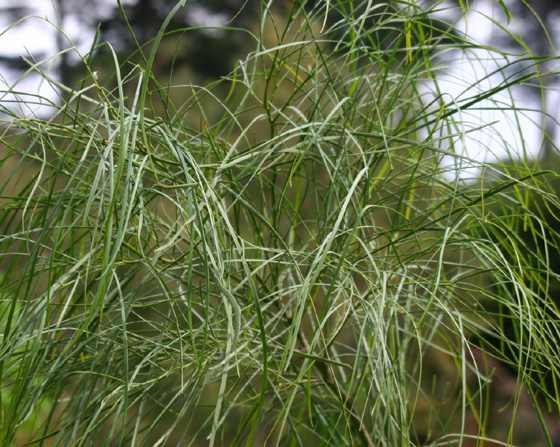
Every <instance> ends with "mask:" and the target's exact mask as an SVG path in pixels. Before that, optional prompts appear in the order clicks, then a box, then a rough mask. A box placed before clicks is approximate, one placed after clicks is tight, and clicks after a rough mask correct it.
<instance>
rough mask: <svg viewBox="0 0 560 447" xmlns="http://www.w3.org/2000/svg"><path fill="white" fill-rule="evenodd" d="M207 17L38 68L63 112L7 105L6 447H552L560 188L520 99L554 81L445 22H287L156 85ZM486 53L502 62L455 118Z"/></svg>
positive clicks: (379, 14) (281, 19)
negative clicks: (221, 62)
mask: <svg viewBox="0 0 560 447" xmlns="http://www.w3.org/2000/svg"><path fill="white" fill-rule="evenodd" d="M185 3H186V2H185V0H183V1H180V2H178V3H177V5H176V7H175V8H174V9H173V10H172V11H171V12H170V14H169V16H168V19H167V20H166V21H165V22H164V23H163V24H162V27H161V30H160V32H159V34H158V35H157V36H156V37H155V38H154V39H153V40H152V41H150V42H149V43H148V44H146V45H145V46H140V47H139V48H138V49H137V51H136V52H135V53H134V54H132V55H130V54H129V55H123V54H120V53H118V52H117V51H115V50H113V48H112V46H111V44H110V42H109V43H107V42H97V41H95V42H93V44H92V47H91V51H90V52H88V53H87V54H79V53H78V51H77V49H76V48H75V47H73V46H72V43H71V42H69V43H68V44H69V45H70V51H73V52H74V53H75V54H77V55H78V56H79V57H80V60H81V61H82V70H83V73H84V76H83V79H82V80H81V82H79V83H78V84H76V86H66V85H61V84H60V83H59V82H58V81H57V80H56V79H55V78H53V77H51V76H50V75H49V73H48V72H47V71H46V70H45V69H44V68H45V65H46V64H48V63H49V61H34V60H29V67H30V68H29V72H30V73H31V72H33V73H39V74H40V75H41V76H43V78H44V82H45V83H48V84H50V85H52V86H53V88H54V89H55V90H56V91H57V92H59V94H60V97H59V99H58V100H57V101H52V100H49V99H48V98H45V97H41V96H38V95H37V96H34V95H29V94H25V93H23V92H18V86H17V85H14V86H9V87H6V88H5V92H4V96H3V98H4V99H3V100H2V102H0V105H1V107H2V110H3V113H4V118H3V127H2V137H1V149H0V150H1V152H0V156H1V159H0V172H1V173H2V175H1V176H0V234H1V236H0V272H1V277H0V278H1V279H0V376H1V378H2V385H1V387H0V445H1V446H2V447H8V446H9V447H15V446H20V445H30V446H57V447H58V446H96V447H109V446H134V447H136V446H138V447H140V446H145V447H159V446H211V447H212V446H263V445H266V446H308V445H316V446H369V447H371V446H387V447H396V446H408V445H410V446H412V445H415V446H418V445H434V446H444V445H463V446H476V445H480V446H482V445H502V444H499V443H503V445H505V444H506V443H508V444H511V443H513V444H514V445H529V444H528V442H532V440H539V442H542V445H546V444H547V443H549V445H550V442H551V441H550V436H549V431H551V430H552V429H553V427H552V426H551V425H550V424H549V421H550V420H553V419H554V418H555V417H556V418H557V417H558V411H559V408H558V402H559V396H558V387H557V379H558V373H559V371H560V359H559V357H558V356H557V343H558V339H559V333H558V325H557V322H558V318H559V314H558V309H557V306H556V304H557V302H556V300H557V299H558V298H557V297H556V296H555V294H554V293H552V291H553V290H555V285H556V284H557V281H558V272H557V271H555V269H554V266H551V264H550V260H551V259H552V257H553V256H556V253H557V250H558V246H557V245H556V242H557V240H558V233H557V230H556V229H557V228H558V224H557V220H558V216H559V210H558V196H557V192H556V189H555V187H554V182H555V181H556V178H557V175H556V174H555V173H554V170H553V169H548V168H550V167H551V166H553V164H552V163H551V164H549V166H547V169H548V170H546V171H545V170H543V169H541V168H540V167H539V163H538V159H533V158H531V156H529V155H528V154H529V148H530V147H531V146H535V145H538V142H534V141H532V140H530V138H529V137H528V136H527V134H526V133H527V130H526V129H527V128H526V127H525V126H526V123H527V120H528V119H532V120H533V121H534V122H535V125H537V126H538V125H540V124H542V125H541V129H544V127H545V126H544V122H545V115H544V113H542V114H541V115H538V118H535V116H537V115H536V112H538V111H534V110H533V111H531V110H528V108H527V107H526V106H525V105H522V104H519V103H518V102H516V100H515V95H514V92H515V89H516V88H517V86H523V85H530V87H524V88H532V89H533V90H534V91H536V92H538V94H540V95H541V96H542V98H545V93H546V92H545V89H544V85H545V84H546V82H547V79H549V78H550V79H552V78H551V77H552V75H553V74H554V73H552V72H550V71H549V72H547V71H546V70H545V69H543V67H548V66H550V61H551V60H553V59H551V58H548V59H547V60H544V58H540V59H539V57H536V56H533V55H531V54H530V53H527V52H526V51H525V52H518V53H516V54H511V53H506V52H504V51H500V50H498V49H492V48H489V47H487V46H482V45H481V44H480V43H478V42H476V41H474V40H472V39H471V38H470V37H469V36H468V35H467V34H464V33H462V32H461V31H460V30H459V28H458V27H457V26H455V25H454V24H447V23H446V22H444V21H442V20H440V19H436V18H435V17H439V16H438V15H437V14H435V13H436V12H437V11H436V10H441V9H443V8H444V6H443V4H442V3H440V2H437V3H434V4H432V5H431V6H424V7H421V6H420V4H419V3H418V4H417V3H414V2H412V3H406V2H390V3H389V4H380V3H376V2H369V1H368V2H366V1H364V2H353V1H338V0H331V1H326V2H272V1H271V2H265V1H264V0H263V1H261V2H260V3H258V6H255V5H254V4H252V3H251V4H250V5H248V6H246V8H249V7H251V8H255V7H257V10H258V14H257V19H256V20H255V21H254V22H253V24H252V25H251V26H247V27H246V28H244V29H242V28H238V27H236V26H235V23H236V22H235V21H233V22H232V23H231V24H229V25H228V26H227V30H226V29H225V28H224V30H223V31H224V32H226V31H227V32H231V33H241V34H243V35H244V36H246V39H247V41H248V42H249V44H248V51H247V54H246V57H244V58H243V59H240V60H239V61H238V62H237V64H236V66H235V68H234V69H233V70H232V71H231V73H230V74H229V75H227V76H224V77H222V78H221V79H219V80H217V81H212V82H200V83H196V82H190V81H189V80H186V79H178V78H179V77H180V76H174V75H173V74H172V75H167V77H158V76H159V75H158V71H157V70H156V68H155V65H154V64H155V62H154V61H157V56H158V54H159V52H160V51H168V50H169V48H172V47H173V46H174V45H178V43H177V42H180V41H181V39H188V36H189V30H188V29H184V30H177V29H171V28H168V25H169V23H171V19H172V17H173V16H174V14H176V13H177V12H178V11H180V9H181V8H184V7H188V4H187V5H185ZM499 3H500V4H501V2H499ZM447 7H448V6H445V8H447ZM449 8H451V7H449ZM454 11H455V12H456V13H461V14H466V13H467V9H466V6H465V8H464V10H463V9H462V7H461V6H457V8H455V10H454ZM440 12H441V11H440ZM240 14H243V11H241V12H240ZM123 20H125V18H123ZM496 26H501V24H499V23H496ZM502 29H503V30H504V31H507V28H506V27H502ZM508 32H509V33H511V35H512V36H513V37H515V38H516V39H517V40H518V41H519V42H521V43H522V40H521V39H520V38H519V37H518V36H515V35H514V34H513V32H511V31H508ZM100 54H101V55H104V56H103V57H105V60H107V59H109V60H111V61H112V62H111V67H110V68H107V66H105V67H104V71H101V70H100V69H99V70H97V72H96V69H97V67H96V63H97V62H96V61H97V60H98V58H99V57H101V56H99V55H100ZM469 57H470V58H471V59H468V58H469ZM472 58H474V59H472ZM465 59H467V60H474V62H472V63H473V64H477V63H478V64H480V65H481V66H484V65H485V63H486V62H488V61H490V62H496V61H497V62H498V63H499V64H498V66H497V67H498V68H496V69H492V71H491V72H488V73H486V74H485V78H484V79H475V80H473V81H472V82H470V81H469V82H467V83H466V84H465V85H464V86H463V87H462V90H461V91H460V94H457V95H455V96H454V95H453V94H451V93H449V91H447V90H445V89H444V87H443V86H442V83H441V79H443V77H444V76H445V74H446V73H448V72H449V70H450V67H451V66H452V64H453V63H454V61H455V60H457V61H460V60H465ZM105 65H107V64H105ZM488 66H489V65H488ZM101 79H103V82H102V81H101ZM489 79H491V80H492V83H486V82H483V81H484V80H489ZM547 85H548V84H547ZM10 98H12V99H10ZM13 98H15V99H13ZM39 105H40V108H38V107H39ZM481 109H485V110H492V111H493V112H495V113H496V114H498V115H499V116H501V117H502V118H501V119H502V120H504V119H506V120H507V119H509V120H510V123H509V124H510V125H511V126H510V128H512V129H513V132H514V134H515V138H514V139H513V140H512V139H511V138H510V137H509V136H507V135H505V134H503V133H502V132H501V131H500V127H499V126H498V124H497V123H480V121H477V120H476V119H475V118H473V117H474V116H475V115H476V112H477V111H479V110H481ZM541 122H542V123H541ZM524 123H525V124H524ZM545 137H547V136H546V135H545ZM550 144H552V143H550ZM469 147H474V148H479V149H481V150H485V149H488V150H492V151H498V150H500V151H502V153H504V154H506V156H505V157H502V160H494V161H485V159H484V157H482V156H472V152H469V150H468V148H469ZM554 151H555V148H554V147H552V149H551V151H550V153H554ZM468 169H471V171H468ZM465 172H471V173H472V172H475V173H476V174H475V175H474V176H473V177H472V178H470V179H467V178H466V175H465ZM527 241H532V242H527ZM500 374H503V376H500ZM508 374H509V376H508ZM545 376H546V377H545ZM504 377H513V384H514V385H513V388H512V390H511V393H510V394H509V397H508V398H507V399H506V400H505V401H503V404H504V406H505V405H506V404H507V409H508V410H507V411H509V413H507V414H508V415H510V416H509V419H508V420H506V421H505V422H504V421H502V422H501V423H500V424H501V425H499V426H497V425H496V424H495V421H496V419H495V413H496V411H497V409H496V408H495V405H494V403H495V402H493V399H495V396H496V393H495V391H493V390H495V386H496V384H498V385H499V383H500V382H503V381H505V380H506V379H504ZM524 402H528V403H524ZM502 410H503V409H502ZM525 412H529V413H531V414H533V415H534V416H527V418H526V416H525ZM520 417H521V418H523V420H524V421H530V420H532V419H530V417H534V418H535V419H534V420H535V421H536V423H535V424H531V426H530V427H526V426H524V427H521V429H520V428H519V425H518V421H519V418H520ZM527 430H530V433H529V434H528V433H527ZM489 439H493V440H494V441H495V442H497V443H498V444H489V443H488V440H489ZM531 445H533V444H531Z"/></svg>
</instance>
